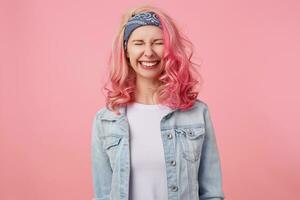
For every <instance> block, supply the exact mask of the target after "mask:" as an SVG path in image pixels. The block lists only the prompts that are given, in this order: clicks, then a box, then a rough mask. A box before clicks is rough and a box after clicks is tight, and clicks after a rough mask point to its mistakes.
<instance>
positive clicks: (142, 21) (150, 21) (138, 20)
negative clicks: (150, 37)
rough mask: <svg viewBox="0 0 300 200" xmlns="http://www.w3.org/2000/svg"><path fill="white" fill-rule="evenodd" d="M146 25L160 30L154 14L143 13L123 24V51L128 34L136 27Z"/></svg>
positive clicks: (125, 47) (159, 24)
mask: <svg viewBox="0 0 300 200" xmlns="http://www.w3.org/2000/svg"><path fill="white" fill-rule="evenodd" d="M146 25H154V26H158V27H160V28H161V23H160V21H159V19H158V17H157V16H156V14H155V13H154V12H144V13H139V14H137V15H134V16H133V17H132V18H130V19H129V20H128V22H127V23H126V24H125V30H124V40H123V42H124V49H125V50H126V49H127V43H128V39H129V36H130V34H131V33H132V32H133V31H134V30H135V29H136V28H138V27H140V26H146Z"/></svg>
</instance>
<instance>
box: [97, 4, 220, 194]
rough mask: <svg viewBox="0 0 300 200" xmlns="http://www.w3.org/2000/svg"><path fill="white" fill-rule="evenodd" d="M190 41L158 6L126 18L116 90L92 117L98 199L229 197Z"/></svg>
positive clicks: (119, 39) (115, 66)
mask: <svg viewBox="0 0 300 200" xmlns="http://www.w3.org/2000/svg"><path fill="white" fill-rule="evenodd" d="M189 44H190V43H189V41H188V40H187V39H184V37H183V36H182V34H181V33H180V32H179V31H178V29H177V27H176V26H175V24H174V22H173V20H172V19H171V18H170V17H169V16H168V15H167V14H165V13H164V12H162V11H161V10H160V9H158V8H154V7H150V6H143V7H138V8H136V9H133V10H130V11H129V12H128V13H127V14H126V15H125V16H124V18H123V22H122V24H121V28H120V31H119V33H118V34H117V36H116V39H115V41H114V43H113V51H112V54H111V57H110V67H111V71H110V84H111V86H112V89H108V88H106V89H107V90H108V95H107V99H106V107H104V108H101V109H100V110H99V111H98V112H97V113H96V115H95V117H94V121H93V130H92V166H93V184H94V192H95V196H94V200H127V199H131V200H166V199H169V200H171V199H172V200H173V199H174V200H175V199H176V200H199V199H201V200H206V199H209V200H221V199H224V193H223V191H222V176H221V165H220V159H219V154H218V149H217V143H216V138H215V135H214V129H213V125H212V122H211V120H210V115H209V111H208V107H207V105H206V104H205V103H204V102H203V101H200V100H198V99H197V95H198V92H196V91H194V90H195V86H196V84H197V83H198V81H197V80H196V78H197V77H196V76H195V77H194V76H193V75H194V74H196V70H194V68H193V63H192V62H191V61H190V58H191V55H192V50H191V48H190V46H189Z"/></svg>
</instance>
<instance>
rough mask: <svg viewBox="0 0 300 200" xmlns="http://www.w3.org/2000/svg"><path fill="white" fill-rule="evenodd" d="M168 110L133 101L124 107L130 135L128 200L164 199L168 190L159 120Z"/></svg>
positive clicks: (166, 197) (162, 106) (163, 107)
mask: <svg viewBox="0 0 300 200" xmlns="http://www.w3.org/2000/svg"><path fill="white" fill-rule="evenodd" d="M169 111H170V108H169V107H167V106H164V105H160V104H141V103H137V102H134V103H132V104H130V105H128V106H127V118H128V122H129V130H130V131H129V132H130V156H131V171H130V186H129V188H130V191H129V194H130V200H141V199H142V200H166V199H168V187H167V177H166V166H165V159H164V150H163V144H162V137H161V131H160V120H161V118H162V117H163V116H164V115H166V114H167V113H168V112H169Z"/></svg>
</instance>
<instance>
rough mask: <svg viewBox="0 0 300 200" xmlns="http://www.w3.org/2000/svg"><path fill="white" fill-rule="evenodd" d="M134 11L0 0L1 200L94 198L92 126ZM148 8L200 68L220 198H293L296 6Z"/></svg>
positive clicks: (257, 1)
mask: <svg viewBox="0 0 300 200" xmlns="http://www.w3.org/2000/svg"><path fill="white" fill-rule="evenodd" d="M137 2H139V1H127V2H126V3H125V1H119V2H118V3H115V1H107V2H104V1H86V0H85V1H84V0H78V1H74V0H72V1H71V0H59V1H58V0H56V1H53V0H51V1H50V0H48V1H45V0H44V1H33V0H28V1H26V2H25V1H9V2H8V0H7V2H3V1H1V4H0V22H1V30H0V36H1V37H0V38H1V39H0V40H1V41H0V44H1V45H0V55H1V59H0V64H1V68H0V70H1V71H0V133H1V134H0V157H1V161H0V162H1V163H0V199H1V200H19V199H22V200H23V199H24V200H39V199H43V200H53V199H72V200H83V199H91V198H92V196H93V195H92V192H93V189H92V176H91V163H90V131H91V123H92V117H93V116H94V114H95V112H96V111H97V110H98V109H99V108H100V107H102V106H104V98H103V94H102V93H101V90H100V86H101V84H102V83H103V80H104V75H105V74H106V73H107V65H106V63H107V60H108V55H109V51H110V48H111V43H112V39H113V35H114V33H115V31H116V29H117V26H118V23H119V20H120V16H121V14H122V13H123V12H125V10H126V9H127V8H129V7H131V6H135V5H137ZM149 3H153V5H156V6H159V7H161V8H162V9H164V10H165V11H167V13H169V14H170V15H171V16H172V17H173V18H174V19H175V20H176V21H177V23H178V26H179V27H180V28H181V29H182V30H183V31H184V32H185V33H186V34H187V36H188V37H189V38H190V40H191V41H192V42H193V43H194V46H195V59H194V61H195V62H200V61H202V65H201V68H200V69H199V71H200V72H201V73H202V75H203V78H204V80H205V83H204V85H203V88H202V92H201V94H200V96H199V98H200V99H202V100H204V101H205V102H206V103H207V104H208V105H209V107H210V111H211V115H212V118H213V122H214V126H215V130H216V135H217V141H218V145H219V149H220V155H221V161H222V171H223V179H224V192H225V197H226V198H227V199H228V200H258V199H259V200H265V199H270V200H282V199H297V198H299V195H300V192H299V182H300V170H299V169H300V147H299V146H300V145H299V140H300V135H299V133H300V127H299V126H298V125H299V124H298V123H299V114H300V112H299V111H300V107H299V103H300V95H299V85H300V80H299V72H300V70H299V67H300V61H299V52H300V37H299V35H300V26H299V24H300V14H299V13H300V12H299V10H300V3H299V1H297V0H287V1H279V0H263V1H262V0H252V1H241V0H235V1H234V0H227V1H197V0H194V1H178V2H176V3H174V1H171V0H170V1H149ZM297 88H298V89H297ZM297 91H298V92H297Z"/></svg>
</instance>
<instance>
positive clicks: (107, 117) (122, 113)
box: [99, 105, 179, 121]
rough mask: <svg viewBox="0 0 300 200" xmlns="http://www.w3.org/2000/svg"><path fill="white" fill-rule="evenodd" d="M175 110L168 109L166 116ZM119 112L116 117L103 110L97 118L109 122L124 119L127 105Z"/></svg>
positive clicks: (112, 113)
mask: <svg viewBox="0 0 300 200" xmlns="http://www.w3.org/2000/svg"><path fill="white" fill-rule="evenodd" d="M176 110H179V109H172V108H170V112H169V113H168V114H167V115H168V116H170V115H171V114H172V113H173V112H175V111H176ZM119 111H120V115H117V114H115V113H114V112H112V111H111V110H109V109H108V108H105V109H104V112H102V113H101V115H100V116H99V117H100V119H102V120H110V121H114V120H119V119H122V118H125V117H126V112H127V105H125V106H121V107H119Z"/></svg>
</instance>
